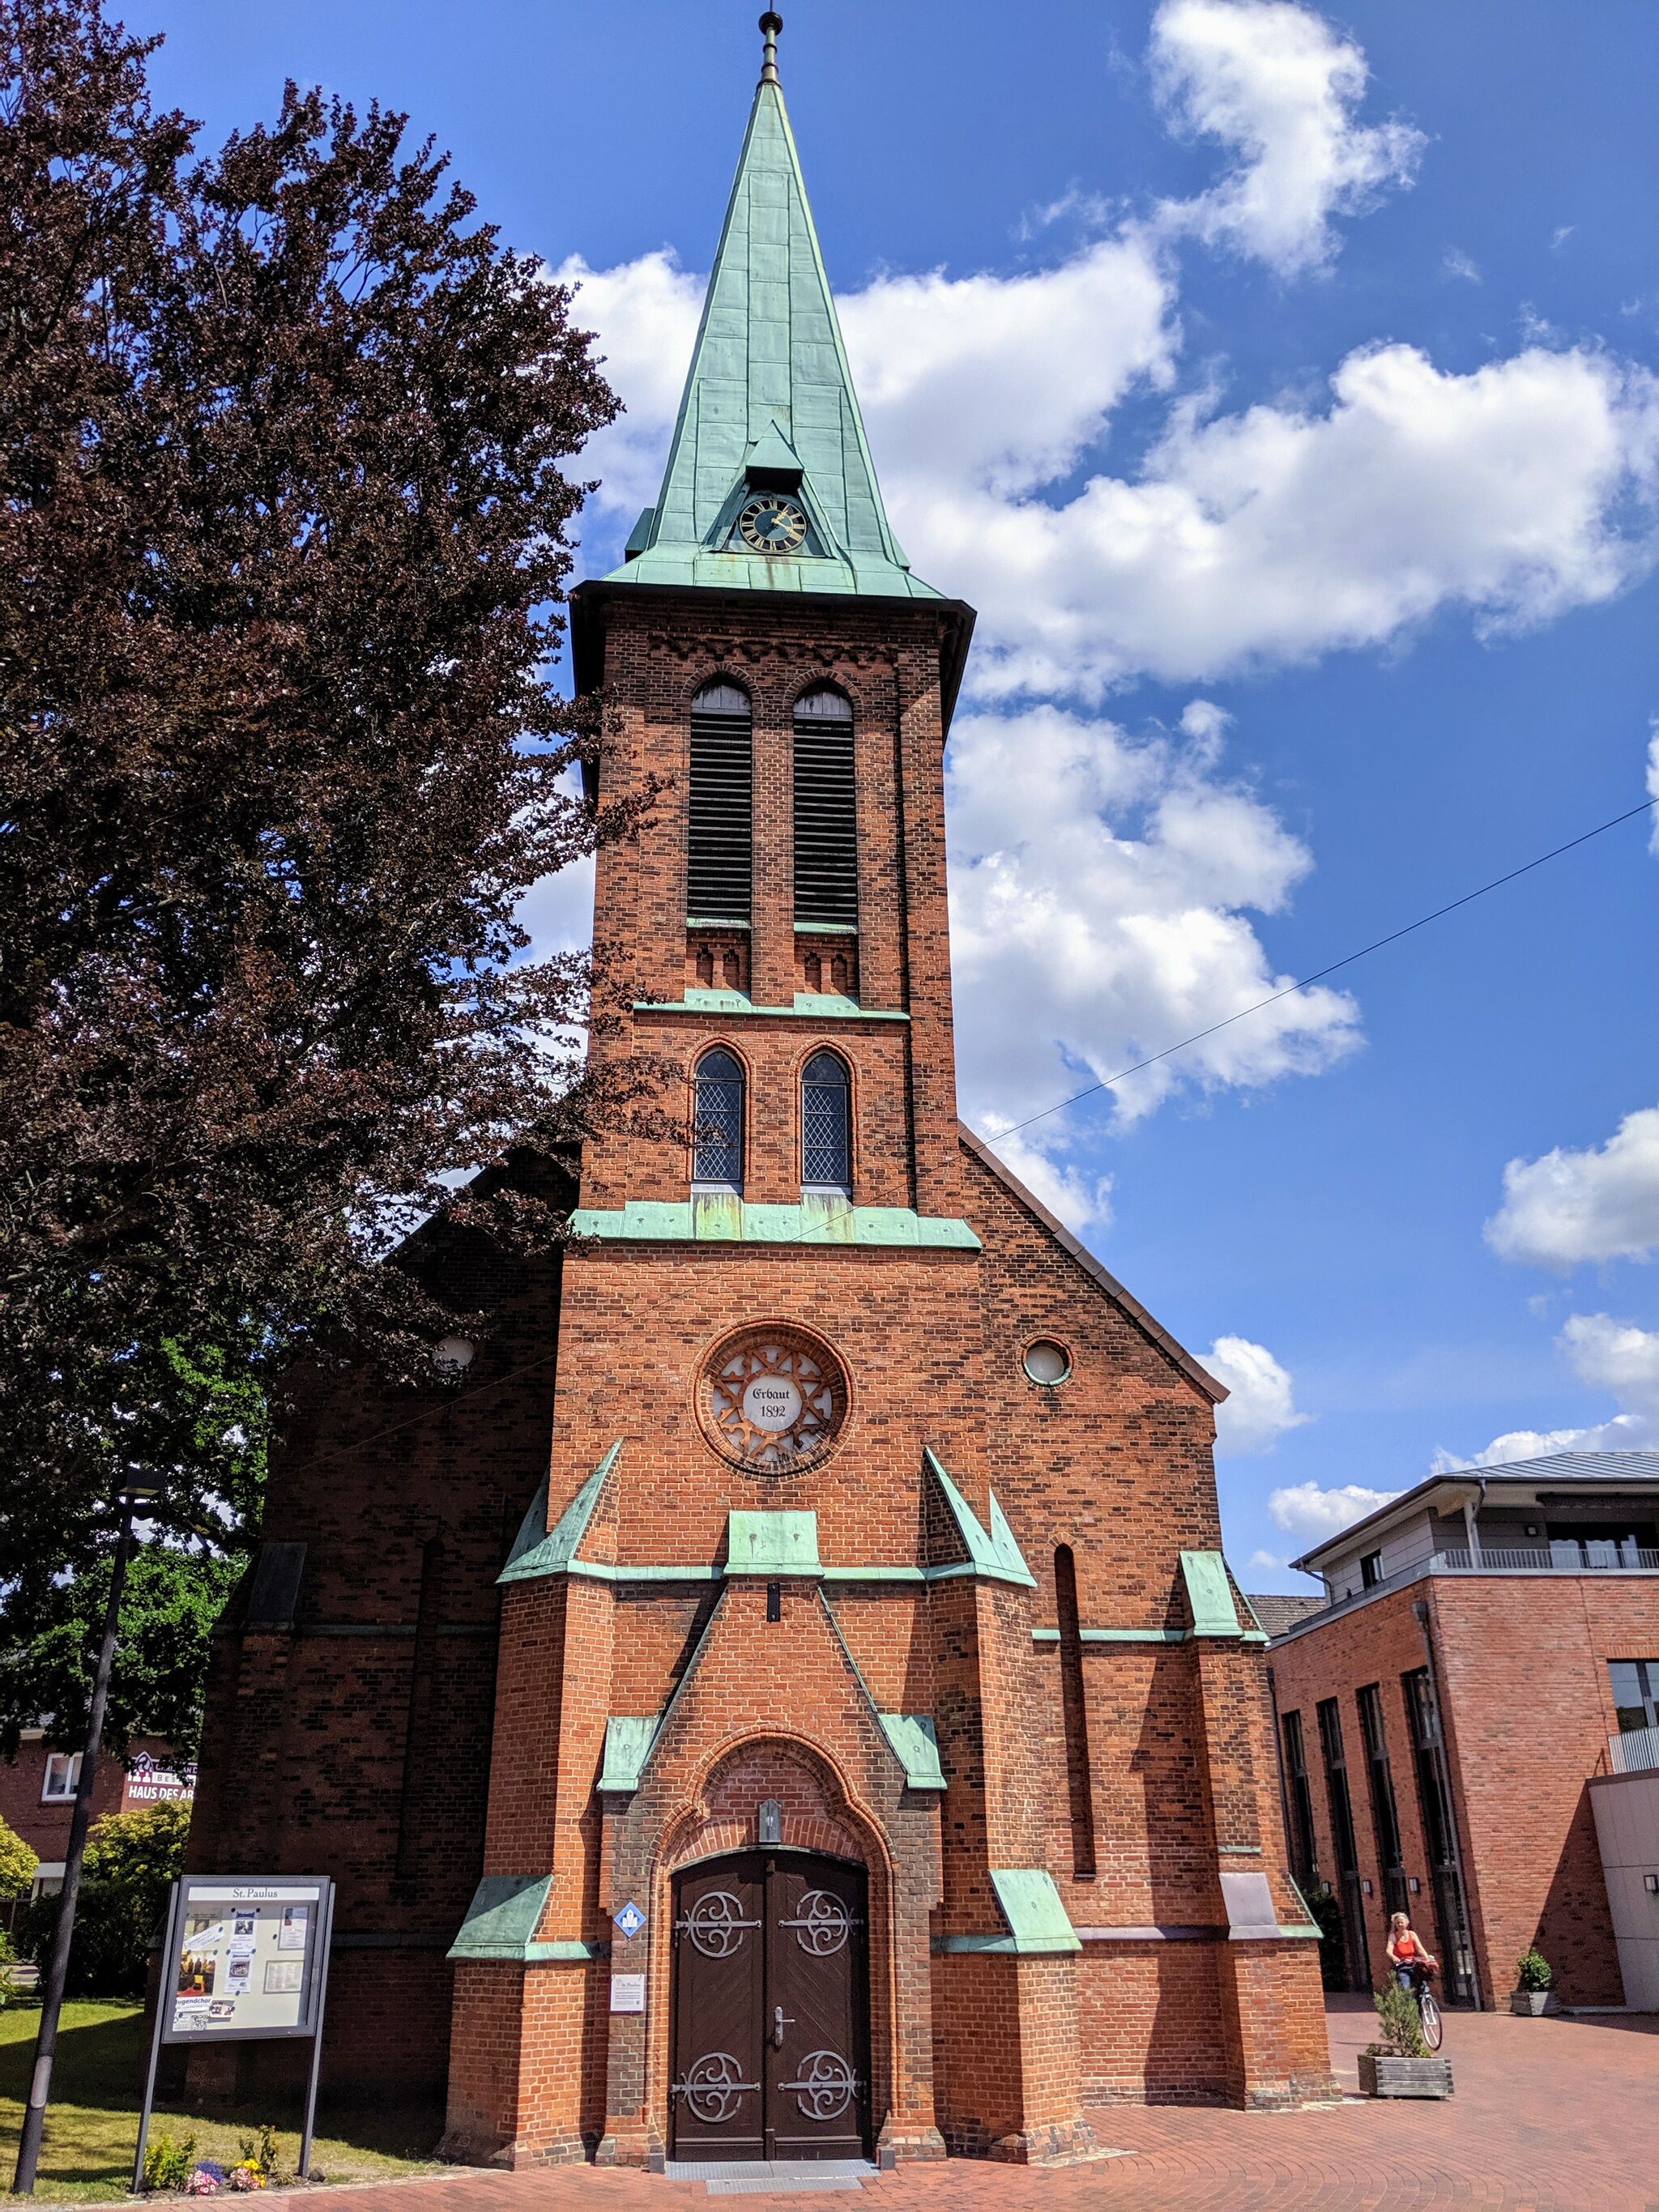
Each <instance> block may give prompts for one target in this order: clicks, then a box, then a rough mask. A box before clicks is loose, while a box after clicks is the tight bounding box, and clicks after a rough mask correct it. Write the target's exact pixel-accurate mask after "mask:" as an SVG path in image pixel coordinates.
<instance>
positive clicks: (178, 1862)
mask: <svg viewBox="0 0 1659 2212" xmlns="http://www.w3.org/2000/svg"><path fill="white" fill-rule="evenodd" d="M189 1834H190V1807H189V1806H188V1805H187V1804H185V1803H184V1802H181V1801H179V1800H177V1799H166V1800H163V1802H161V1804H159V1805H147V1806H145V1807H144V1808H143V1810H142V1811H139V1812H136V1813H111V1814H106V1816H105V1818H104V1819H103V1820H98V1821H95V1822H94V1825H93V1830H92V1833H91V1835H90V1836H89V1837H88V1839H87V1856H86V1863H85V1869H84V1872H83V1874H82V1883H81V1899H80V1905H79V1907H78V1909H77V1911H76V1918H75V1948H74V1951H73V1953H72V1954H71V1956H70V1980H69V1995H70V1996H131V1995H134V1994H136V1993H137V1992H138V1991H140V1990H143V1986H144V1976H145V1972H146V1970H147V1967H148V1965H149V1947H150V1944H151V1942H153V1940H154V1939H155V1936H156V1934H157V1932H158V1931H159V1930H160V1929H161V1926H162V1924H163V1923H164V1921H165V1919H166V1917H167V1892H168V1890H169V1889H170V1888H171V1887H172V1885H173V1882H174V1881H176V1880H177V1879H178V1877H179V1875H180V1874H182V1873H183V1871H184V1866H185V1841H186V1838H188V1836H189ZM57 1917H58V1900H57V1899H56V1898H55V1897H42V1898H38V1899H36V1900H35V1901H34V1903H33V1904H32V1905H26V1906H25V1907H24V1909H23V1911H22V1912H21V1915H20V1916H19V1920H18V1937H19V1948H21V1949H22V1950H24V1951H26V1952H27V1953H29V1954H32V1955H33V1956H36V1957H44V1955H45V1954H46V1947H47V1945H48V1944H49V1942H50V1941H51V1936H52V1928H53V1926H54V1925H55V1923H56V1921H57Z"/></svg>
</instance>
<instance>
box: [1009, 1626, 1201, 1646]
mask: <svg viewBox="0 0 1659 2212" xmlns="http://www.w3.org/2000/svg"><path fill="white" fill-rule="evenodd" d="M1078 1640H1079V1643H1082V1644H1184V1643H1185V1642H1186V1641H1187V1631H1186V1630H1185V1629H1184V1628H1079V1631H1078ZM1031 1641H1032V1643H1033V1644H1058V1643H1059V1641H1060V1631H1059V1630H1058V1629H1057V1628H1034V1629H1033V1630H1032V1631H1031Z"/></svg>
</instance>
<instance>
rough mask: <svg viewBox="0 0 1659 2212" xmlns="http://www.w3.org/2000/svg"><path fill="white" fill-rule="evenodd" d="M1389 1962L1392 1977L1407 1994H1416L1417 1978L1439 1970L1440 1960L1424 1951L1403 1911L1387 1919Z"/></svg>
mask: <svg viewBox="0 0 1659 2212" xmlns="http://www.w3.org/2000/svg"><path fill="white" fill-rule="evenodd" d="M1389 1965H1390V1966H1392V1967H1393V1968H1394V1978H1395V1981H1397V1982H1398V1983H1399V1984H1400V1986H1401V1989H1402V1990H1405V1991H1406V1992H1407V1995H1408V1996H1416V1995H1417V1991H1418V1987H1419V1978H1420V1977H1421V1976H1423V1975H1425V1974H1432V1973H1436V1972H1438V1971H1439V1966H1440V1961H1439V1960H1438V1959H1436V1958H1434V1957H1432V1956H1431V1954H1430V1953H1429V1952H1427V1951H1425V1949H1424V1948H1423V1946H1422V1944H1421V1943H1419V1942H1418V1940H1417V1938H1416V1936H1413V1933H1412V1923H1411V1921H1410V1919H1409V1918H1408V1917H1407V1915H1406V1914H1405V1913H1403V1912H1396V1913H1394V1914H1393V1915H1391V1917H1390V1918H1389Z"/></svg>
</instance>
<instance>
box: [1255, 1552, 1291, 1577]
mask: <svg viewBox="0 0 1659 2212" xmlns="http://www.w3.org/2000/svg"><path fill="white" fill-rule="evenodd" d="M1250 1565H1251V1566H1252V1567H1259V1568H1260V1569H1261V1571H1262V1572H1263V1573H1264V1574H1277V1573H1278V1572H1279V1570H1280V1569H1281V1568H1282V1567H1286V1566H1288V1565H1290V1561H1289V1560H1288V1559H1280V1558H1279V1554H1278V1553H1277V1552H1267V1551H1260V1550H1258V1551H1255V1552H1252V1553H1251V1554H1250Z"/></svg>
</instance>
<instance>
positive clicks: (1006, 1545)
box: [922, 1449, 1036, 1589]
mask: <svg viewBox="0 0 1659 2212" xmlns="http://www.w3.org/2000/svg"><path fill="white" fill-rule="evenodd" d="M922 1458H923V1459H924V1461H925V1462H927V1467H928V1468H929V1470H930V1472H931V1473H932V1474H933V1480H934V1481H935V1482H937V1483H938V1485H939V1489H940V1491H941V1492H943V1494H944V1498H945V1504H946V1505H947V1506H948V1507H949V1508H950V1510H951V1518H952V1520H953V1521H954V1522H956V1524H957V1529H958V1530H959V1531H960V1533H961V1535H962V1539H963V1543H964V1544H966V1546H967V1547H968V1557H967V1558H966V1559H963V1560H962V1561H960V1562H953V1563H951V1565H945V1566H942V1567H926V1568H924V1569H923V1570H922V1571H923V1574H924V1575H925V1577H927V1580H928V1581H929V1582H944V1581H947V1580H948V1579H949V1578H950V1577H951V1576H953V1575H976V1576H978V1577H981V1579H982V1580H984V1581H986V1582H993V1583H1020V1584H1021V1585H1022V1586H1023V1587H1024V1589H1036V1576H1035V1575H1034V1574H1033V1573H1032V1572H1031V1570H1030V1568H1029V1567H1028V1566H1027V1565H1026V1564H1025V1559H1024V1553H1022V1552H1021V1550H1020V1548H1019V1545H1018V1541H1016V1539H1015V1536H1014V1532H1013V1530H1012V1528H1010V1527H1009V1526H1008V1522H1007V1518H1006V1516H1005V1514H1004V1512H1003V1510H1002V1508H1001V1506H1000V1505H999V1504H998V1503H997V1494H996V1492H995V1491H992V1492H991V1493H990V1498H991V1526H990V1528H989V1530H988V1532H987V1530H986V1529H985V1528H983V1527H982V1526H981V1522H980V1519H979V1516H978V1515H977V1514H976V1513H975V1511H974V1509H973V1507H972V1506H971V1505H970V1504H969V1503H968V1500H967V1499H966V1498H964V1497H963V1494H962V1492H960V1491H959V1490H958V1489H957V1486H956V1485H955V1483H954V1482H952V1481H951V1478H950V1476H949V1475H948V1474H946V1473H945V1468H944V1466H943V1465H942V1463H941V1462H940V1460H939V1455H938V1454H937V1453H936V1452H934V1451H933V1450H931V1449H924V1450H923V1452H922Z"/></svg>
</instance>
